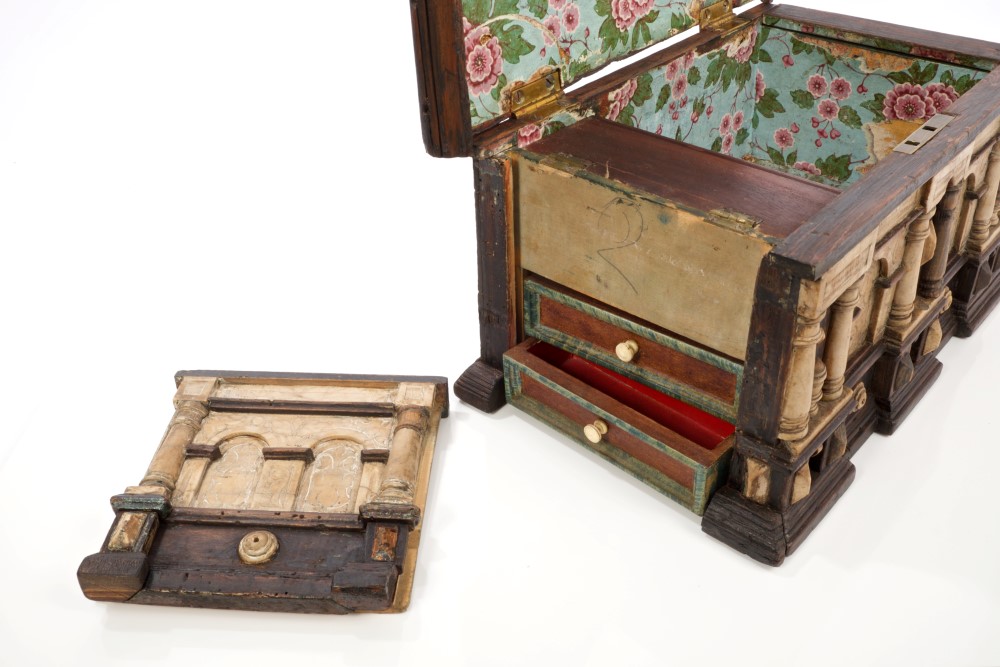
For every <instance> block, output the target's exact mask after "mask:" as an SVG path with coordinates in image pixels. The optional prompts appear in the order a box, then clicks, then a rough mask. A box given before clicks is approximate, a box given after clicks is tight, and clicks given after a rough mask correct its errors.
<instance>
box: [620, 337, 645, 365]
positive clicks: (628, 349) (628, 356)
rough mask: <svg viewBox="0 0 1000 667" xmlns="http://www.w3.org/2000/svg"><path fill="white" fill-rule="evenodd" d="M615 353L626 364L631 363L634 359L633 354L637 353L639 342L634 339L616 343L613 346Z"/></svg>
mask: <svg viewBox="0 0 1000 667" xmlns="http://www.w3.org/2000/svg"><path fill="white" fill-rule="evenodd" d="M615 354H616V355H618V358H619V359H621V360H622V361H624V362H625V363H626V364H628V363H631V361H632V360H633V359H635V355H637V354H639V343H637V342H635V341H634V340H627V341H625V342H623V343H618V346H617V347H615Z"/></svg>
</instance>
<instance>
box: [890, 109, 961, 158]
mask: <svg viewBox="0 0 1000 667" xmlns="http://www.w3.org/2000/svg"><path fill="white" fill-rule="evenodd" d="M953 120H955V117H954V116H949V115H948V114H943V113H939V114H936V115H935V116H934V117H933V118H931V119H930V120H929V121H927V122H926V123H924V124H923V125H921V126H920V128H919V129H918V130H917V131H916V132H914V133H913V134H911V135H910V136H908V137H907V138H906V139H904V140H903V143H901V144H899V145H898V146H896V148H895V152H897V153H906V154H907V155H913V154H914V153H916V152H917V151H919V150H920V149H921V148H923V147H924V146H925V145H926V144H927V142H928V141H930V140H931V139H933V138H934V137H936V136H937V134H938V132H940V131H941V130H942V129H944V126H945V125H947V124H948V123H950V122H951V121H953Z"/></svg>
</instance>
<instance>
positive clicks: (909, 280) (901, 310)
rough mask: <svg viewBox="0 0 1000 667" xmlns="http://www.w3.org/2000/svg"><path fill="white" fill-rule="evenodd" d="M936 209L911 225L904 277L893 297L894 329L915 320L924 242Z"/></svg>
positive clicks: (907, 234) (890, 315)
mask: <svg viewBox="0 0 1000 667" xmlns="http://www.w3.org/2000/svg"><path fill="white" fill-rule="evenodd" d="M935 210H936V209H935V208H931V209H930V210H929V211H926V212H924V214H923V215H921V216H920V217H919V218H917V220H916V221H914V222H913V223H912V224H911V225H910V229H909V230H908V231H907V233H906V246H905V248H904V250H903V267H902V268H903V276H902V277H901V278H900V279H899V283H898V284H897V285H896V293H895V294H894V295H893V297H892V309H891V310H890V311H889V326H890V327H891V328H893V329H905V328H906V327H907V326H908V325H909V324H910V322H911V321H912V320H913V306H914V302H915V300H916V298H917V284H918V282H919V280H920V263H921V260H922V259H923V255H924V242H925V241H926V240H927V237H929V236H930V235H931V231H930V228H931V218H933V217H934V213H935Z"/></svg>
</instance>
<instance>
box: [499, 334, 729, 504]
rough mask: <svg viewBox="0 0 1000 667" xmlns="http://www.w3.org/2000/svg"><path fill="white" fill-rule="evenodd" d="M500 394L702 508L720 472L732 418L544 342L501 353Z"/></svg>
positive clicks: (657, 486)
mask: <svg viewBox="0 0 1000 667" xmlns="http://www.w3.org/2000/svg"><path fill="white" fill-rule="evenodd" d="M504 375H505V380H506V387H507V400H508V401H509V402H510V403H512V404H514V405H515V406H517V407H518V408H520V409H522V410H524V411H526V412H528V413H530V414H532V415H534V416H535V417H538V418H539V419H541V420H542V421H545V422H546V423H548V424H549V425H551V426H553V427H555V428H557V429H559V430H561V431H563V432H564V433H566V434H567V435H569V436H570V437H572V438H574V439H576V440H577V441H578V442H580V443H581V444H583V445H584V446H585V447H587V448H589V449H591V450H593V451H595V452H597V453H598V454H600V455H601V456H603V457H604V458H606V459H607V460H609V461H611V462H612V463H614V464H615V465H617V466H618V467H620V468H622V469H623V470H625V471H627V472H628V473H630V474H632V475H634V476H636V477H638V478H639V479H641V480H642V481H643V482H645V483H647V484H649V485H650V486H652V487H653V488H655V489H657V490H659V491H660V492H662V493H664V494H666V495H668V496H670V497H671V498H673V499H674V500H676V501H677V502H679V503H680V504H682V505H684V506H685V507H687V508H688V509H690V510H691V511H693V512H695V513H696V514H702V513H703V512H704V511H705V506H706V504H707V503H708V499H709V498H710V497H711V495H712V493H713V492H714V490H715V487H716V485H717V484H718V482H719V480H720V479H724V478H725V473H726V470H727V466H728V463H729V457H730V451H731V449H732V445H733V440H734V436H733V432H734V430H735V429H734V427H733V425H732V424H730V423H728V422H725V421H723V420H721V419H718V418H716V417H714V416H712V415H710V414H708V413H705V412H702V411H700V410H697V409H695V408H692V407H691V406H689V405H686V404H684V403H682V402H681V401H678V400H677V399H674V398H672V397H670V396H667V395H665V394H661V393H660V392H657V391H655V390H653V389H650V388H649V387H646V386H645V385H642V384H640V383H638V382H636V381H634V380H631V379H629V378H627V377H624V376H622V375H619V374H617V373H614V372H613V371H610V370H608V369H606V368H603V367H601V366H598V365H597V364H594V363H591V362H589V361H587V360H585V359H582V358H580V357H577V356H575V355H573V354H570V353H568V352H566V351H564V350H560V349H558V348H556V347H553V346H551V345H548V344H547V343H544V342H539V341H535V340H529V341H527V342H525V343H522V344H521V345H519V346H518V347H516V348H514V349H512V350H510V351H508V352H507V354H506V355H504Z"/></svg>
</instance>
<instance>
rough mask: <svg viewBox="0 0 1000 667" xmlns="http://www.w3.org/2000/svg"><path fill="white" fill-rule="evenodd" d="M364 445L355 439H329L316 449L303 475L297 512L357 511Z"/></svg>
mask: <svg viewBox="0 0 1000 667" xmlns="http://www.w3.org/2000/svg"><path fill="white" fill-rule="evenodd" d="M362 448H363V446H362V445H361V444H359V443H357V442H354V441H352V440H326V441H323V442H320V443H318V444H317V445H316V446H315V447H314V448H313V453H314V458H313V461H312V463H311V464H310V465H309V467H308V468H306V470H305V472H304V473H303V475H302V482H301V484H300V485H299V492H298V494H297V497H296V502H295V509H297V510H300V511H303V512H353V511H354V508H355V502H356V500H357V497H358V488H359V486H360V482H361V469H362V463H361V451H362Z"/></svg>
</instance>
